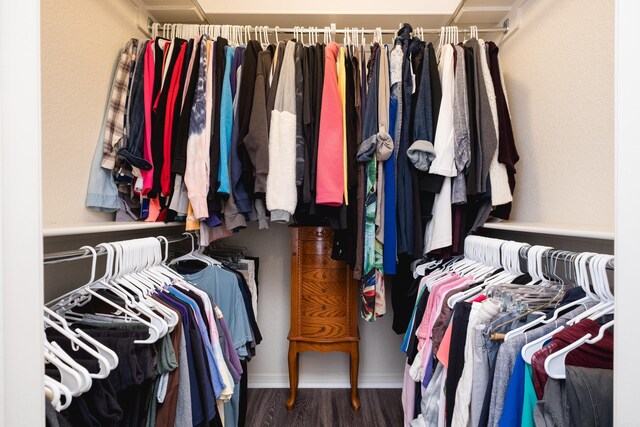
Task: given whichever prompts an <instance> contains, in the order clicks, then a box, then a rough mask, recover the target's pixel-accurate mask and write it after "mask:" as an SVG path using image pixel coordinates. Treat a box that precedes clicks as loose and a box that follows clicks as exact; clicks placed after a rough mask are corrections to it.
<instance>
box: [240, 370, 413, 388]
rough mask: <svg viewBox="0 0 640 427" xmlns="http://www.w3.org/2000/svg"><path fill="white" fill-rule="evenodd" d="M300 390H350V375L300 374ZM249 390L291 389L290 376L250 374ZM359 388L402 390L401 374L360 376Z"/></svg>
mask: <svg viewBox="0 0 640 427" xmlns="http://www.w3.org/2000/svg"><path fill="white" fill-rule="evenodd" d="M298 387H299V388H349V387H351V385H350V383H349V374H348V373H347V374H345V375H338V374H332V375H325V374H304V373H301V374H300V381H299V383H298ZM249 388H289V375H288V374H263V373H251V372H250V373H249ZM358 388H402V376H401V375H399V374H369V375H360V376H359V378H358Z"/></svg>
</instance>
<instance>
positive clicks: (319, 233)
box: [316, 231, 324, 237]
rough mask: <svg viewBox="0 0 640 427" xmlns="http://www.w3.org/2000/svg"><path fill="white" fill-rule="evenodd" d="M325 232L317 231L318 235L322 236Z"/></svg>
mask: <svg viewBox="0 0 640 427" xmlns="http://www.w3.org/2000/svg"><path fill="white" fill-rule="evenodd" d="M323 234H324V233H323V232H322V231H316V236H318V237H322V235H323Z"/></svg>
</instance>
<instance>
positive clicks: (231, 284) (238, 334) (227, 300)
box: [183, 266, 252, 358]
mask: <svg viewBox="0 0 640 427" xmlns="http://www.w3.org/2000/svg"><path fill="white" fill-rule="evenodd" d="M183 277H184V278H185V280H187V281H189V282H191V283H193V284H194V285H196V286H197V287H198V288H200V289H202V290H203V291H204V292H206V293H207V295H209V298H211V301H212V303H214V304H215V305H217V306H218V308H219V309H220V311H222V315H223V316H224V319H225V321H226V322H227V326H228V328H229V333H230V334H231V339H232V340H233V346H234V348H235V349H236V352H237V353H238V356H239V357H240V358H243V357H245V356H247V355H248V353H247V348H246V345H247V343H249V342H251V341H252V335H251V325H250V323H249V316H248V315H247V309H246V307H245V305H244V300H243V298H242V293H241V291H240V285H239V283H238V278H237V277H236V276H235V274H233V273H232V272H230V271H227V270H225V269H223V268H221V267H217V266H209V267H206V268H204V269H202V270H200V271H198V272H196V273H193V274H186V275H183Z"/></svg>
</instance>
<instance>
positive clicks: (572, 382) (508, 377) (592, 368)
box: [402, 267, 613, 427]
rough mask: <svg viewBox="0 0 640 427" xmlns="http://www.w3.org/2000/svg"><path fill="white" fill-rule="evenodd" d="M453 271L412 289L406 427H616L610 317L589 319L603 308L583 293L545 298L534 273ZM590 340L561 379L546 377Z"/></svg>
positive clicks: (434, 273) (431, 275)
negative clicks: (550, 363)
mask: <svg viewBox="0 0 640 427" xmlns="http://www.w3.org/2000/svg"><path fill="white" fill-rule="evenodd" d="M455 270H457V271H459V272H460V271H461V270H460V269H458V268H456V267H454V268H453V270H447V269H444V270H443V269H442V268H433V269H432V270H431V271H427V272H426V275H425V276H418V277H417V278H416V280H415V283H414V286H415V291H416V300H415V307H414V310H413V313H412V316H411V319H410V323H409V327H408V328H407V331H406V334H405V337H404V342H403V344H402V350H403V351H404V352H405V353H406V356H407V364H406V365H405V380H404V385H403V392H402V402H403V409H404V419H405V425H406V426H437V425H443V426H444V425H446V426H501V427H504V426H523V427H524V426H534V425H536V426H584V425H613V404H612V402H613V371H612V369H613V333H612V332H611V330H609V329H605V328H604V327H603V326H602V325H603V324H607V322H609V321H610V318H611V315H610V314H608V313H609V312H605V313H604V314H596V315H595V316H589V317H586V318H583V317H584V315H585V313H586V312H587V310H589V309H593V307H594V306H595V305H596V303H597V302H596V301H594V300H591V299H590V298H588V297H587V296H586V295H587V294H586V293H585V290H584V289H583V288H582V287H573V288H569V289H567V288H562V289H563V290H561V292H560V293H558V288H552V289H547V290H545V292H548V291H551V292H550V293H546V294H540V293H539V292H538V289H536V287H545V286H542V285H538V284H534V283H535V282H536V281H537V280H536V278H535V277H534V279H532V277H531V276H530V275H529V274H522V275H511V276H510V277H506V276H505V275H504V272H503V271H498V272H496V271H495V270H496V269H495V268H493V269H491V273H489V274H488V275H487V273H486V271H485V273H481V274H478V270H477V269H476V270H475V271H471V272H470V271H469V270H466V274H464V273H461V274H458V273H457V272H455ZM463 270H464V269H463ZM501 274H502V276H501ZM507 283H508V284H507ZM532 286H533V287H534V288H532ZM483 288H484V289H483ZM553 294H555V296H552V297H551V298H549V296H551V295H553ZM523 295H526V297H525V296H523ZM532 296H534V298H532V299H530V300H529V303H528V305H527V304H523V301H527V298H531V297H532ZM541 311H543V312H544V311H546V314H542V315H541V314H540V312H541ZM577 316H582V317H580V318H577ZM543 319H544V320H543ZM594 319H595V320H594ZM603 331H604V332H603ZM587 334H589V337H597V336H599V334H601V338H600V339H599V340H594V342H593V343H585V344H583V345H580V346H578V347H576V348H574V349H572V350H571V352H569V353H568V355H567V357H566V360H565V363H566V377H565V378H564V379H558V378H555V377H554V378H550V377H549V374H548V373H547V370H546V368H545V361H546V360H547V359H548V358H549V357H550V356H551V355H552V354H553V353H555V352H558V351H560V350H561V349H563V348H566V347H568V346H569V345H572V344H573V343H574V342H576V341H578V340H579V339H581V338H583V337H585V336H587ZM536 340H539V341H540V343H539V346H538V347H532V346H531V343H534V342H535V341H536ZM527 344H529V346H530V347H531V349H528V350H525V346H526V345H527Z"/></svg>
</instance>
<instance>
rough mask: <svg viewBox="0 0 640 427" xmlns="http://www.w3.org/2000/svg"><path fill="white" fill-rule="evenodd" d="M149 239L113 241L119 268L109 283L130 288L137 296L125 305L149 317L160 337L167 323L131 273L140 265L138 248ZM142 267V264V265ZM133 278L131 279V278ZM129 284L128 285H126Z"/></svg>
mask: <svg viewBox="0 0 640 427" xmlns="http://www.w3.org/2000/svg"><path fill="white" fill-rule="evenodd" d="M150 239H151V241H152V242H157V240H156V239H153V238H150ZM148 242H149V240H147V239H136V240H130V241H122V242H114V243H112V245H113V246H114V247H115V249H116V260H118V261H119V263H117V264H116V265H119V266H120V267H121V268H120V270H119V271H118V273H117V274H116V277H115V278H114V279H113V280H111V281H110V282H109V284H110V285H115V286H117V285H122V286H126V287H127V289H130V290H131V291H132V292H134V294H135V295H136V296H137V297H138V299H137V300H136V299H135V298H130V299H128V300H126V301H127V302H128V304H127V306H128V307H129V308H135V309H136V310H138V311H139V312H140V313H141V314H144V315H145V316H147V317H148V318H149V321H150V322H151V324H152V325H155V326H156V327H157V328H158V329H159V333H160V337H163V336H164V335H166V333H167V332H168V329H169V325H168V323H167V322H165V320H164V319H163V318H162V317H160V316H159V315H158V314H156V313H155V312H154V311H153V310H152V309H151V307H150V305H154V306H155V305H157V303H156V302H155V301H153V300H147V295H146V294H145V293H144V291H143V287H144V286H145V285H144V284H142V282H140V281H138V280H135V279H133V277H132V276H131V273H134V272H135V271H136V270H137V269H138V268H140V267H141V265H140V261H139V258H140V249H139V248H142V250H144V247H145V243H147V246H148ZM142 267H144V266H142ZM131 279H133V280H131ZM136 284H139V286H140V287H137V286H136ZM127 285H130V286H127Z"/></svg>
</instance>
